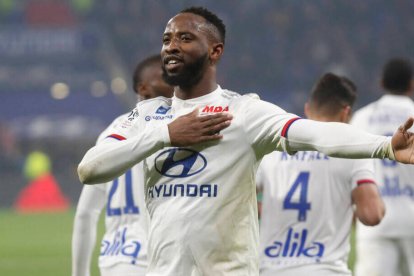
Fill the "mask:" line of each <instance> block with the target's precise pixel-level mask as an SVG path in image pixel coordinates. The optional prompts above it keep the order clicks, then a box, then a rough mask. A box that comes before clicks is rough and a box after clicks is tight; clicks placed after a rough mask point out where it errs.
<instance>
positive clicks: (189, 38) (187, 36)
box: [181, 34, 191, 41]
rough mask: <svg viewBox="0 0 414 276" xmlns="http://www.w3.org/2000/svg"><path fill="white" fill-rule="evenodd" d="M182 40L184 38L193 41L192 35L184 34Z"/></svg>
mask: <svg viewBox="0 0 414 276" xmlns="http://www.w3.org/2000/svg"><path fill="white" fill-rule="evenodd" d="M181 40H182V41H191V36H190V35H188V34H183V35H182V36H181Z"/></svg>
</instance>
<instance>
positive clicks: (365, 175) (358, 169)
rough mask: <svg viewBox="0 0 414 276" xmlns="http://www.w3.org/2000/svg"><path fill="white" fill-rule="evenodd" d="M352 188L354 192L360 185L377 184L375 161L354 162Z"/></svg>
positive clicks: (360, 160) (361, 160)
mask: <svg viewBox="0 0 414 276" xmlns="http://www.w3.org/2000/svg"><path fill="white" fill-rule="evenodd" d="M352 163H353V164H352V165H353V166H352V172H351V186H352V190H353V189H355V188H356V187H358V186H359V185H364V184H376V181H375V173H374V160H372V159H357V160H352Z"/></svg>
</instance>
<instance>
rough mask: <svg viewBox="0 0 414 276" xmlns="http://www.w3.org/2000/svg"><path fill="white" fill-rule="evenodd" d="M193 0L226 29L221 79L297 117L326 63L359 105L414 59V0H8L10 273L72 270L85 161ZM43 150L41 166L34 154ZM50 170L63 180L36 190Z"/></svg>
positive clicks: (2, 104) (0, 233)
mask: <svg viewBox="0 0 414 276" xmlns="http://www.w3.org/2000/svg"><path fill="white" fill-rule="evenodd" d="M192 5H203V6H206V7H208V8H209V9H211V10H213V11H215V12H216V13H217V14H218V15H219V16H220V17H221V18H223V19H224V22H225V24H226V26H227V42H226V50H225V54H224V58H223V60H222V61H221V64H220V66H219V76H220V79H219V82H220V84H221V85H222V86H223V87H225V88H228V89H232V90H235V91H238V92H241V93H248V92H255V93H258V94H260V95H261V97H262V98H264V99H265V100H268V101H271V102H274V103H276V104H278V105H279V106H281V107H283V108H285V109H287V110H289V111H291V112H295V113H298V114H299V115H302V106H303V103H304V101H305V100H306V97H307V93H308V91H309V89H310V88H311V87H312V85H313V82H314V81H315V80H316V79H317V78H318V77H319V76H320V75H321V74H323V73H324V72H327V71H332V72H335V73H339V74H343V75H346V76H348V77H349V78H351V79H352V80H354V81H355V82H356V84H357V85H358V88H359V99H358V104H357V106H361V105H364V104H366V103H368V102H369V101H372V100H374V99H376V98H377V97H379V95H380V91H381V90H380V87H379V84H378V79H379V74H380V69H381V66H382V65H383V63H384V62H385V61H386V60H387V59H388V58H391V57H395V56H404V57H408V58H411V59H413V56H414V17H413V14H414V2H413V1H412V0H396V1H387V0H365V1H346V0H337V1H330V0H314V1H305V0H297V1H289V0H283V1H281V0H279V1H272V0H255V1H253V0H225V1H213V0H199V1H196V0H194V1H186V0H168V1H167V0H164V1H161V0H99V1H98V0H0V95H1V101H0V208H1V210H2V211H1V212H0V223H1V226H0V275H7V276H9V275H37V274H35V273H34V272H32V273H29V271H34V270H33V269H35V268H36V269H35V271H39V275H69V274H70V238H71V231H72V219H73V212H74V211H73V208H74V207H75V206H76V203H77V199H78V197H79V194H80V191H81V188H82V186H81V184H79V181H78V179H77V175H76V166H77V163H78V162H79V161H80V159H81V157H82V156H83V154H84V152H85V151H86V150H87V149H88V148H89V147H90V146H91V145H92V144H94V142H95V139H96V137H97V135H98V134H99V132H100V131H102V130H103V129H104V128H105V126H106V125H107V124H108V123H109V122H111V121H112V119H113V118H115V117H116V116H117V115H119V114H121V113H123V112H126V111H127V110H128V109H130V108H131V107H132V106H133V105H134V103H135V96H134V95H133V93H132V89H131V73H132V70H133V68H134V66H135V64H136V63H137V62H138V61H139V60H140V59H142V58H144V57H145V56H147V55H149V54H154V53H158V52H159V50H160V48H161V34H162V32H163V30H164V27H165V24H166V22H167V21H168V19H169V18H170V17H171V16H173V15H174V14H175V13H177V12H178V11H180V10H181V9H182V8H184V7H188V6H192ZM34 151H40V152H41V153H43V154H44V156H46V158H45V159H44V160H46V161H44V162H46V163H42V164H44V166H40V167H41V168H37V167H36V165H30V162H28V157H29V156H30V154H31V153H33V152H34ZM35 163H36V164H39V162H35ZM32 166H35V167H32ZM49 169H50V170H51V171H50V175H52V176H53V179H52V180H53V181H52V182H53V183H52V184H53V185H56V187H58V188H59V189H57V190H53V187H52V188H50V186H47V187H49V188H46V186H41V185H40V188H38V189H35V188H33V189H31V190H27V187H28V185H30V184H33V183H32V182H33V181H36V177H38V173H39V171H40V172H44V171H45V170H47V171H49ZM33 171H34V172H33ZM34 186H35V187H36V185H34ZM25 187H26V190H25ZM54 187H55V186H54ZM56 187H55V188H56ZM42 189H46V190H42ZM51 190H53V191H52V194H51V197H53V198H52V199H51V198H47V200H49V201H48V202H49V203H50V202H52V203H50V204H51V205H50V208H43V207H45V206H40V207H42V208H43V209H45V210H46V211H48V212H49V213H48V214H36V215H33V214H22V213H24V212H31V211H37V213H39V211H41V209H42V208H40V209H39V208H38V209H36V206H38V205H36V204H39V200H40V201H41V200H42V196H41V195H42V194H43V195H44V194H47V193H51ZM39 194H40V195H39ZM22 197H23V199H22ZM43 197H44V196H43ZM46 197H47V196H46ZM54 197H57V198H58V199H57V200H55V199H56V198H54ZM22 202H23V203H22ZM21 204H23V207H22V205H21ZM40 204H41V203H40ZM68 204H69V205H70V206H72V208H70V209H67V206H68ZM32 207H33V209H31V208H32ZM46 207H47V206H46ZM64 210H66V211H64ZM51 211H52V212H54V211H61V212H60V213H55V214H50V212H51ZM40 213H42V212H40ZM30 269H32V270H30ZM94 273H96V270H94ZM95 275H96V274H95Z"/></svg>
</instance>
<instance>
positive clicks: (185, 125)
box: [168, 109, 233, 147]
mask: <svg viewBox="0 0 414 276" xmlns="http://www.w3.org/2000/svg"><path fill="white" fill-rule="evenodd" d="M198 113H199V111H198V109H195V110H194V111H193V112H191V113H188V114H186V115H183V116H180V117H178V118H177V119H176V120H174V121H173V122H171V123H170V124H168V131H169V134H170V141H171V145H172V146H176V147H182V146H190V145H194V144H197V143H201V142H206V141H212V140H219V139H221V138H223V135H221V134H220V131H221V130H223V129H225V128H227V127H228V126H230V123H231V120H232V119H233V116H232V115H231V114H228V113H215V114H212V115H203V116H199V114H198Z"/></svg>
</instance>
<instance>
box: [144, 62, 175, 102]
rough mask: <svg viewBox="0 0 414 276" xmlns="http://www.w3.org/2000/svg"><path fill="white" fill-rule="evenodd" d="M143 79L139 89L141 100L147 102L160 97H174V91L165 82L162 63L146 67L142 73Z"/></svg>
mask: <svg viewBox="0 0 414 276" xmlns="http://www.w3.org/2000/svg"><path fill="white" fill-rule="evenodd" d="M141 79H142V82H141V83H140V84H138V87H137V91H138V95H139V98H140V99H143V100H147V99H152V98H155V97H159V96H163V97H167V98H171V97H172V94H173V90H174V89H173V87H172V86H170V85H168V84H167V83H166V82H165V81H164V80H163V78H162V69H161V63H154V64H152V65H151V66H148V67H146V68H145V69H144V70H143V71H142V73H141Z"/></svg>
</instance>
